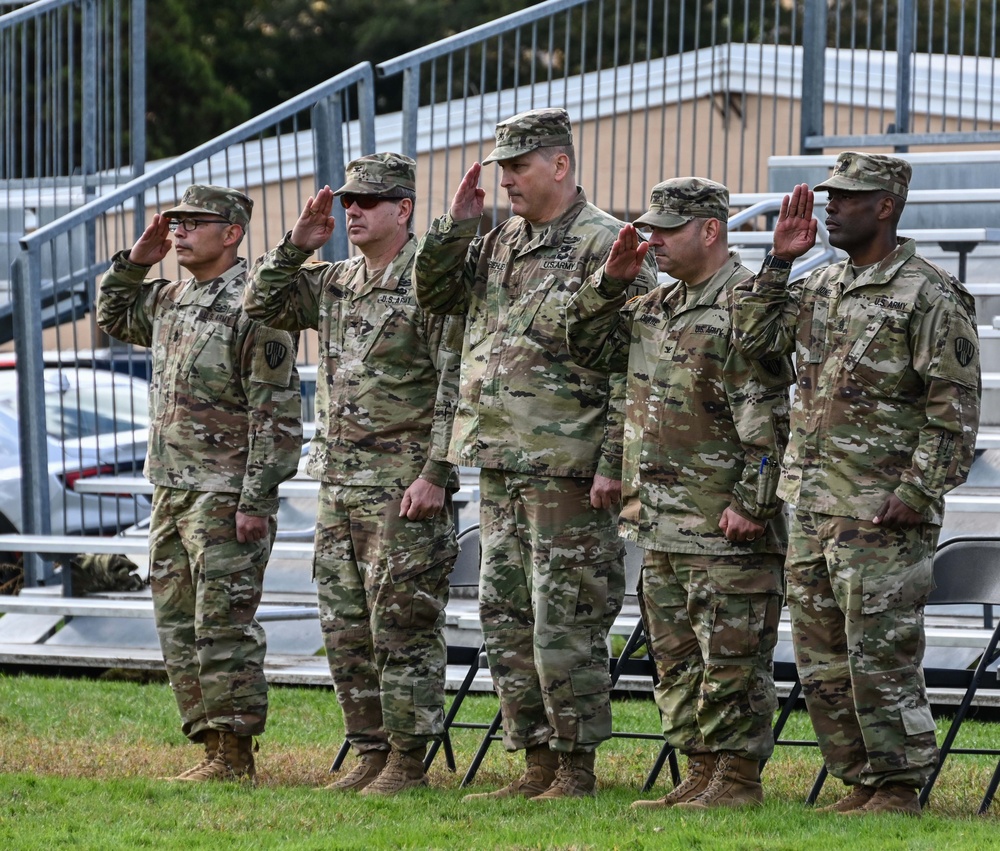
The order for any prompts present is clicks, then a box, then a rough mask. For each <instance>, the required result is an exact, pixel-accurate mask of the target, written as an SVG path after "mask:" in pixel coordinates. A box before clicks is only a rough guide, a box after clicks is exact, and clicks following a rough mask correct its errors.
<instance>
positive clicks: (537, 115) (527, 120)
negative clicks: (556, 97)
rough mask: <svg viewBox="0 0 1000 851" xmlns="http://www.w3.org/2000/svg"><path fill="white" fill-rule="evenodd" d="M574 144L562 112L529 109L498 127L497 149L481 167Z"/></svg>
mask: <svg viewBox="0 0 1000 851" xmlns="http://www.w3.org/2000/svg"><path fill="white" fill-rule="evenodd" d="M572 144H573V128H572V126H571V125H570V121H569V113H568V112H566V110H565V109H555V108H550V109H529V110H528V111H527V112H519V113H518V114H517V115H514V116H512V117H511V118H508V119H507V120H506V121H501V122H500V123H499V124H498V125H497V146H496V148H494V149H493V153H492V154H490V155H489V156H488V157H486V159H484V160H483V164H484V165H485V164H486V163H492V162H496V161H497V160H512V159H514V157H519V156H521V154H527V153H530V152H531V151H534V150H536V149H538V148H557V147H561V146H563V145H572Z"/></svg>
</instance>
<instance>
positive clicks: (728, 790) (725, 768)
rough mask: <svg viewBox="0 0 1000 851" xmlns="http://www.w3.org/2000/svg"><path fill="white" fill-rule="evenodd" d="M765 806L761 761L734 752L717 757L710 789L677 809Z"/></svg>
mask: <svg viewBox="0 0 1000 851" xmlns="http://www.w3.org/2000/svg"><path fill="white" fill-rule="evenodd" d="M763 802H764V789H763V787H762V786H761V785H760V760H758V759H754V758H750V757H745V756H737V755H736V754H735V753H733V752H732V751H720V752H719V753H718V754H717V755H716V763H715V771H713V772H712V777H711V779H710V780H709V781H708V786H706V787H705V791H704V792H702V793H701V794H700V795H699V796H698V797H697V798H692V799H690V800H688V801H681V802H680V803H679V804H677V806H678V807H681V808H684V809H692V810H709V809H713V808H714V807H747V806H759V805H760V804H762V803H763Z"/></svg>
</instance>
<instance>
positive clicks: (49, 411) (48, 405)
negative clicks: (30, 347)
mask: <svg viewBox="0 0 1000 851" xmlns="http://www.w3.org/2000/svg"><path fill="white" fill-rule="evenodd" d="M44 382H45V434H46V440H47V443H48V456H49V469H48V477H49V503H50V517H51V523H52V532H53V534H63V533H68V534H74V533H86V534H113V533H115V532H117V531H119V530H120V529H123V528H125V527H126V526H129V525H131V524H133V523H136V522H137V521H138V520H141V519H142V518H143V517H146V516H148V514H149V500H148V498H146V497H141V496H140V497H136V496H131V495H126V494H121V495H115V496H97V495H94V494H79V493H77V492H76V490H75V488H76V484H77V482H79V481H80V479H83V478H87V477H90V476H101V475H131V474H135V475H141V473H142V465H143V462H144V461H145V458H146V440H147V435H148V430H149V408H148V398H149V396H148V394H149V385H148V384H147V383H146V382H145V381H143V380H141V379H138V378H131V377H129V376H127V375H123V374H120V373H116V372H110V371H107V370H96V369H89V368H82V367H62V368H47V369H45V370H44ZM20 425H21V419H20V417H19V416H18V410H17V373H16V372H15V371H14V370H12V369H7V370H0V532H4V533H12V532H20V531H21V530H22V528H23V525H22V524H23V516H22V506H21V456H20V445H19V442H18V433H19V428H20ZM7 556H9V554H4V553H0V559H2V560H4V561H5V560H7Z"/></svg>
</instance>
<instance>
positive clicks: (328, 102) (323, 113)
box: [311, 92, 348, 262]
mask: <svg viewBox="0 0 1000 851" xmlns="http://www.w3.org/2000/svg"><path fill="white" fill-rule="evenodd" d="M311 113H312V133H313V150H314V151H315V154H314V156H315V157H316V189H319V188H320V187H322V186H327V185H328V186H330V187H332V188H333V189H336V188H337V187H338V186H340V185H341V178H343V176H344V165H345V163H344V110H343V106H342V105H341V95H340V93H339V92H338V93H337V94H333V95H330V96H329V97H325V98H323V99H322V100H321V101H319V102H318V103H317V104H316V105H315V106H313V108H312V110H311ZM333 218H334V220H335V221H336V222H337V227H336V228H335V229H334V231H333V239H331V240H329V241H328V242H327V243H326V245H324V246H323V247H322V248H321V249H320V250H319V256H320V257H321V258H322V259H323V260H326V261H328V262H333V261H335V260H338V259H340V260H343V259H344V258H345V257H347V252H348V246H347V226H346V217H345V216H344V208H343V207H341V206H340V204H339V203H337V204H334V205H333Z"/></svg>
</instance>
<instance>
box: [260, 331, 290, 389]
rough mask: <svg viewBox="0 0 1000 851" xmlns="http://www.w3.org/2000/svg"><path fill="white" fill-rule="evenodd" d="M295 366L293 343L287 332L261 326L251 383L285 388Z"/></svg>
mask: <svg viewBox="0 0 1000 851" xmlns="http://www.w3.org/2000/svg"><path fill="white" fill-rule="evenodd" d="M294 366H295V343H294V341H293V339H292V335H291V334H289V333H288V332H287V331H279V330H278V329H276V328H268V327H266V326H264V325H261V326H259V327H258V329H257V345H256V347H255V349H254V354H253V376H252V380H253V381H258V382H260V383H262V384H273V385H274V386H275V387H287V386H288V385H289V384H290V383H291V380H292V369H293V367H294Z"/></svg>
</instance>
